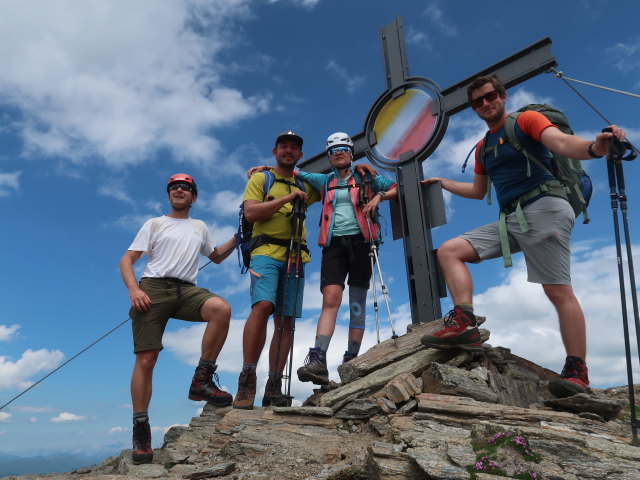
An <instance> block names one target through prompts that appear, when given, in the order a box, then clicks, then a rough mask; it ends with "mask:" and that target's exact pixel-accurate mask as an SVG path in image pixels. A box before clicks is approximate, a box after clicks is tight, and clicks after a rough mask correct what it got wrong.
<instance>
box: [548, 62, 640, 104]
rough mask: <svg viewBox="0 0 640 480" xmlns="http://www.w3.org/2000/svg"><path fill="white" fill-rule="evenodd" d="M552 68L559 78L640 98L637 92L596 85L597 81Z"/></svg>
mask: <svg viewBox="0 0 640 480" xmlns="http://www.w3.org/2000/svg"><path fill="white" fill-rule="evenodd" d="M552 70H553V71H554V72H555V74H556V77H557V78H562V79H565V80H570V81H572V82H576V83H581V84H582V85H588V86H589V87H595V88H600V89H602V90H607V91H609V92H614V93H621V94H622V95H628V96H630V97H634V98H640V95H638V94H637V93H631V92H625V91H624V90H617V89H615V88H610V87H605V86H603V85H596V84H595V83H589V82H584V81H582V80H576V79H575V78H569V77H565V76H564V74H563V73H562V72H558V71H557V70H556V69H555V68H553V69H552Z"/></svg>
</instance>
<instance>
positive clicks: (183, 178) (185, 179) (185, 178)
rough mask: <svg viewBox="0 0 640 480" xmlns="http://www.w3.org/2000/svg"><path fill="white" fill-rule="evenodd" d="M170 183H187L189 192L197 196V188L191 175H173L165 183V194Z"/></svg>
mask: <svg viewBox="0 0 640 480" xmlns="http://www.w3.org/2000/svg"><path fill="white" fill-rule="evenodd" d="M172 183H188V184H189V185H190V186H191V192H192V193H193V194H194V195H198V186H197V185H196V181H195V180H194V179H193V177H192V176H191V175H187V174H186V173H176V174H175V175H173V176H172V177H171V178H170V179H169V182H168V183H167V193H168V192H169V187H170V186H171V184H172Z"/></svg>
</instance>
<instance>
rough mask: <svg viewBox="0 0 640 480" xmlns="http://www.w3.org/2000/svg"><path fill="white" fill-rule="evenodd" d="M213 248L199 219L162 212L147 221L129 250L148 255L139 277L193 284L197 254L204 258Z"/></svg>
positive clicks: (214, 246) (207, 230)
mask: <svg viewBox="0 0 640 480" xmlns="http://www.w3.org/2000/svg"><path fill="white" fill-rule="evenodd" d="M215 248H216V245H215V244H214V243H213V240H212V239H211V235H209V229H208V228H207V226H206V225H205V223H204V222H203V221H202V220H195V219H193V218H171V217H167V216H166V215H165V216H162V217H156V218H151V219H149V220H147V221H146V222H145V223H144V225H143V226H142V228H141V229H140V231H139V232H138V234H137V235H136V238H135V239H134V240H133V243H132V244H131V246H130V247H129V250H133V251H135V252H142V254H143V255H144V254H147V255H149V262H148V263H147V266H146V268H145V269H144V273H143V274H142V276H143V277H151V278H162V277H172V278H179V279H180V280H184V281H186V282H191V283H196V276H197V274H198V259H199V254H202V255H204V256H205V257H208V256H209V255H211V253H212V252H213V250H214V249H215Z"/></svg>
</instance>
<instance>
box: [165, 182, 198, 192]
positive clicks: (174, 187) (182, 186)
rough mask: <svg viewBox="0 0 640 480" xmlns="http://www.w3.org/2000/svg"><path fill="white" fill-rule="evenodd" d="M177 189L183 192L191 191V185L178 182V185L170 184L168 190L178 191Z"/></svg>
mask: <svg viewBox="0 0 640 480" xmlns="http://www.w3.org/2000/svg"><path fill="white" fill-rule="evenodd" d="M178 189H181V190H182V191H183V192H192V191H193V190H191V185H189V184H188V183H183V182H178V183H172V184H171V185H169V190H178Z"/></svg>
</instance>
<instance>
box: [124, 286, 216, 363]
mask: <svg viewBox="0 0 640 480" xmlns="http://www.w3.org/2000/svg"><path fill="white" fill-rule="evenodd" d="M140 288H141V289H142V291H143V292H145V293H146V294H147V295H148V296H149V299H150V300H151V309H150V310H149V311H148V312H138V311H137V310H136V309H135V308H133V307H132V308H131V310H129V316H130V317H131V329H132V331H133V352H134V353H138V352H144V351H147V350H162V348H163V347H162V335H163V334H164V329H165V327H166V326H167V322H168V321H169V319H170V318H177V319H178V320H186V321H189V322H202V321H203V320H202V317H201V316H200V307H202V304H204V302H206V301H207V300H208V299H210V298H213V297H217V295H215V294H214V293H211V292H209V291H208V290H207V289H205V288H200V287H196V286H194V285H190V284H187V283H186V282H182V283H180V282H179V281H176V280H174V279H166V278H143V279H142V280H140Z"/></svg>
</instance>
